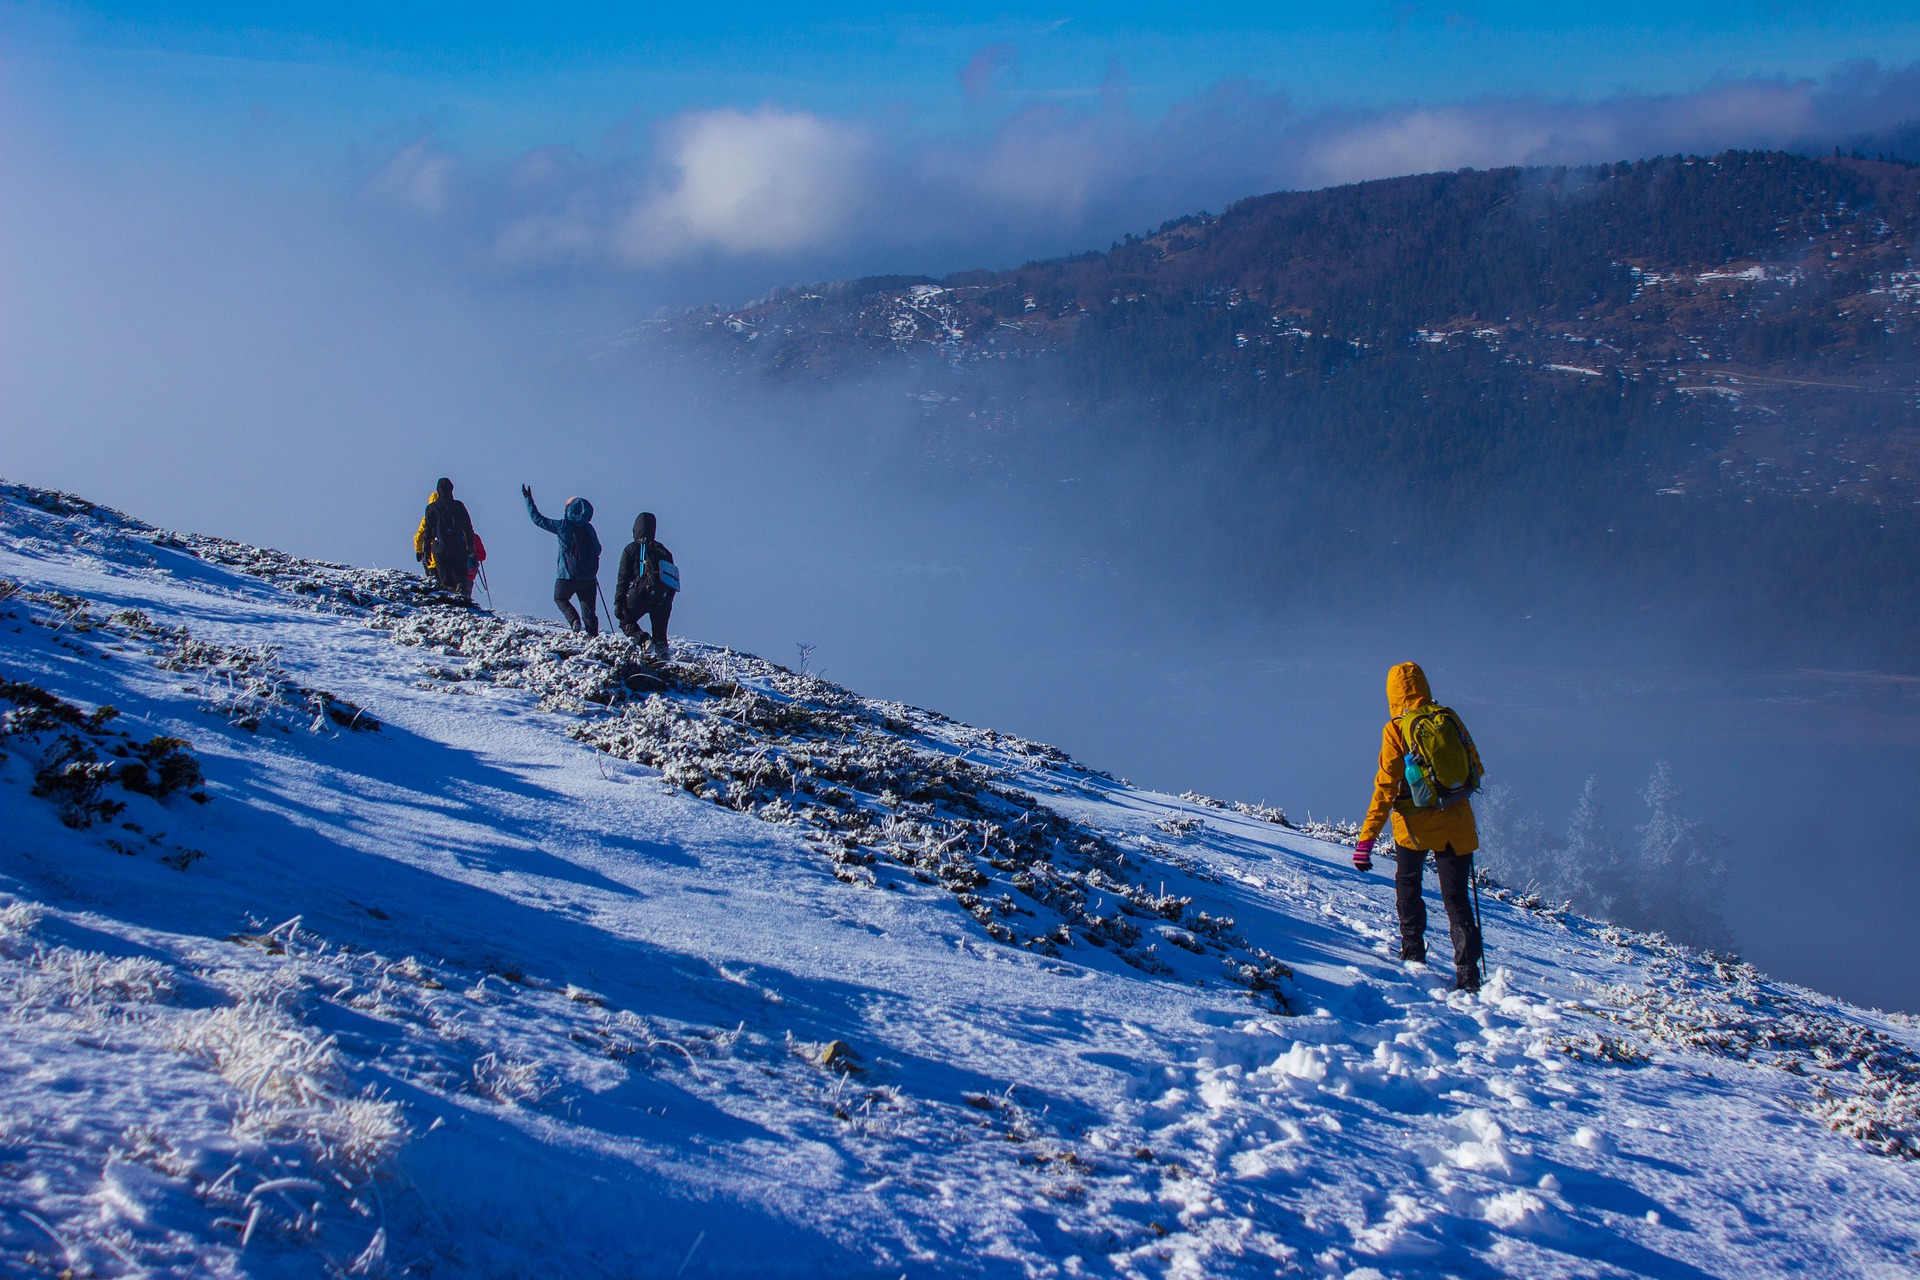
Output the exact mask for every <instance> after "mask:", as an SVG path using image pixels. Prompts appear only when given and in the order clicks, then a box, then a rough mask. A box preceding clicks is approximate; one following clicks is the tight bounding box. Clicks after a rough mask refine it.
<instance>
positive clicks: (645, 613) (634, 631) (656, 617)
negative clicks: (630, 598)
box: [620, 591, 673, 653]
mask: <svg viewBox="0 0 1920 1280" xmlns="http://www.w3.org/2000/svg"><path fill="white" fill-rule="evenodd" d="M634 603H635V604H637V605H638V606H639V608H638V609H636V610H635V611H634V614H633V616H632V617H629V618H622V619H621V620H620V630H622V631H624V632H625V633H626V634H627V636H628V637H629V638H631V639H634V640H638V639H640V638H641V635H642V632H641V630H640V619H642V618H645V619H646V620H647V624H648V627H649V629H650V630H651V632H652V636H651V639H652V641H653V647H654V648H655V649H656V650H658V651H659V652H661V653H665V652H666V651H667V619H669V618H671V617H672V616H673V592H671V591H661V592H658V593H657V594H654V595H647V596H640V597H638V598H637V599H635V600H634Z"/></svg>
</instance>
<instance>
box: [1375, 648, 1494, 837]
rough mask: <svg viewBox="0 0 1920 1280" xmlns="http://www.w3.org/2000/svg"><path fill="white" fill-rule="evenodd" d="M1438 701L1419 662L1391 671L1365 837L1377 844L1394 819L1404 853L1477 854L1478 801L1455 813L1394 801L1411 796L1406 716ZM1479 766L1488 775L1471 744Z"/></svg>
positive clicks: (1460, 806)
mask: <svg viewBox="0 0 1920 1280" xmlns="http://www.w3.org/2000/svg"><path fill="white" fill-rule="evenodd" d="M1432 701H1433V691H1432V690H1431V689H1429V688H1428V687H1427V673H1426V672H1424V671H1422V670H1421V669H1420V667H1419V664H1418V663H1413V662H1402V663H1400V664H1399V665H1398V666H1396V667H1394V668H1393V669H1392V670H1390V671H1388V672H1387V724H1386V727H1385V728H1384V729H1382V730H1381V731H1380V770H1379V772H1378V773H1376V774H1375V775H1374V779H1373V803H1372V804H1371V805H1369V806H1368V807H1367V820H1366V821H1365V822H1363V823H1361V824H1360V838H1361V839H1363V840H1371V839H1373V838H1374V837H1375V836H1377V835H1379V834H1380V832H1381V831H1382V830H1383V829H1384V828H1385V827H1386V825H1387V815H1388V814H1392V815H1393V842H1394V843H1395V844H1397V845H1399V846H1400V847H1401V848H1402V849H1428V850H1445V849H1447V848H1449V847H1451V848H1452V850H1453V851H1454V852H1455V853H1472V852H1473V851H1474V850H1476V849H1478V848H1479V847H1480V832H1479V828H1477V827H1476V826H1475V825H1474V821H1473V801H1471V800H1464V801H1462V802H1461V803H1459V804H1456V805H1454V806H1453V807H1452V808H1450V809H1417V810H1415V811H1414V812H1412V813H1402V812H1401V811H1400V810H1398V809H1396V808H1394V807H1393V802H1394V801H1395V800H1397V799H1399V798H1400V796H1401V795H1402V794H1403V793H1404V792H1405V791H1406V786H1407V784H1406V759H1407V740H1406V739H1405V738H1404V737H1402V736H1401V734H1400V717H1401V716H1403V715H1405V714H1406V713H1407V712H1409V711H1411V710H1412V709H1413V708H1415V707H1418V706H1424V705H1425V704H1427V703H1429V702H1432ZM1468 750H1470V751H1472V752H1473V767H1474V768H1475V769H1479V770H1480V771H1481V772H1482V773H1484V772H1485V770H1484V769H1483V768H1482V767H1481V764H1480V752H1479V750H1478V748H1476V747H1474V746H1473V745H1472V744H1471V743H1469V744H1468Z"/></svg>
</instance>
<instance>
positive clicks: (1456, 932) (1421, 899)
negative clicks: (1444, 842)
mask: <svg viewBox="0 0 1920 1280" xmlns="http://www.w3.org/2000/svg"><path fill="white" fill-rule="evenodd" d="M1452 847H1453V846H1451V845H1449V846H1447V848H1448V852H1444V853H1429V852H1427V851H1426V850H1425V849H1400V848H1396V849H1395V850H1394V853H1393V857H1394V868H1393V901H1394V906H1395V907H1397V908H1398V909H1399V915H1400V955H1401V957H1402V958H1403V959H1407V960H1425V959H1426V958H1427V900H1426V896H1425V895H1424V894H1423V893H1421V883H1420V882H1421V877H1422V873H1423V872H1424V871H1425V869H1426V865H1427V859H1428V858H1432V859H1433V867H1434V870H1435V871H1437V872H1438V873H1439V876H1440V901H1441V902H1442V903H1443V904H1444V905H1445V906H1446V908H1447V932H1448V933H1450V934H1452V935H1453V973H1454V978H1455V980H1456V985H1458V986H1460V987H1464V988H1466V989H1467V990H1469V991H1478V990H1479V989H1480V922H1479V921H1477V920H1475V919H1474V918H1473V855H1472V854H1470V853H1464V854H1462V853H1453V852H1451V850H1452Z"/></svg>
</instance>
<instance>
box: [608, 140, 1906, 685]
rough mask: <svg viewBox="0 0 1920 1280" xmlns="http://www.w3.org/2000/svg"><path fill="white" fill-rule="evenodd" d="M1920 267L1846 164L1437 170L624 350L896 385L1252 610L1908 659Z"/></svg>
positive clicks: (927, 452) (949, 443)
mask: <svg viewBox="0 0 1920 1280" xmlns="http://www.w3.org/2000/svg"><path fill="white" fill-rule="evenodd" d="M1916 237H1920V168H1915V167H1913V166H1910V165H1905V164H1901V163H1889V162H1884V161H1875V160H1869V159H1865V158H1862V157H1859V156H1858V155H1852V156H1840V155H1835V156H1831V157H1817V158H1816V157H1807V156H1802V155H1795V154H1789V153H1780V152H1765V153H1761V152H1728V153H1724V154H1721V155H1718V156H1713V157H1666V158H1659V159H1653V160H1642V161H1634V162H1628V163H1620V164H1607V165H1598V166H1594V167H1591V168H1585V169H1564V168H1554V169H1546V168H1534V169H1500V170H1493V171H1485V172H1481V171H1471V170H1463V171H1460V172H1456V173H1439V174H1425V175H1420V176H1415V177H1406V178H1394V179H1387V180H1382V181H1377V182H1368V183H1361V184H1357V185H1353V186H1346V187H1339V188H1333V189H1329V190H1324V191H1313V192H1288V193H1279V194H1273V195H1264V196H1257V197H1253V198H1250V199H1246V200H1242V201H1240V202H1238V203H1236V204H1234V205H1232V206H1230V207H1229V208H1227V209H1226V210H1225V211H1224V212H1222V213H1220V214H1219V215H1217V216H1215V215H1211V214H1196V215H1193V216H1190V217H1185V218H1180V219H1176V220H1173V221H1170V222H1168V223H1166V224H1165V225H1163V226H1162V227H1160V228H1159V229H1158V230H1157V231H1154V232H1152V233H1150V234H1147V235H1144V236H1137V237H1136V236H1128V237H1127V238H1126V239H1125V240H1124V241H1122V242H1121V243H1118V244H1115V245H1114V246H1113V247H1112V248H1111V249H1109V250H1108V251H1107V252H1104V253H1092V252H1090V253H1085V254H1081V255H1078V256H1075V257H1068V258H1060V259H1055V260H1050V261H1042V262H1030V263H1028V264H1026V265H1025V266H1022V267H1019V268H1017V269H1013V270H1006V271H968V272H962V273H959V274H956V275H952V276H948V277H946V278H944V279H938V280H936V279H931V278H924V277H906V276H889V277H870V278H867V279H863V280H855V281H845V282H839V283H835V284H827V285H817V286H811V287H806V288H790V289H781V290H778V291H775V292H774V293H772V294H770V295H769V296H767V297H765V298H763V299H761V300H759V301H757V302H754V303H752V304H749V305H747V306H744V307H739V308H733V309H727V308H720V307H712V308H706V309H699V310H693V311H688V312H684V313H681V314H679V315H677V316H672V317H668V318H663V319H659V320H656V321H654V322H653V323H652V324H651V325H650V326H649V327H648V328H647V330H646V331H645V332H646V333H647V334H648V338H647V341H646V343H645V345H646V346H647V347H649V348H650V349H652V350H653V351H655V352H656V353H659V354H664V355H666V356H668V357H669V358H672V359H675V360H680V361H685V362H687V363H689V364H691V365H693V366H695V367H697V368H701V369H706V370H712V369H714V368H716V367H717V368H720V369H724V370H726V371H728V372H729V373H732V374H736V375H744V377H743V379H742V380H741V381H738V382H733V383H732V385H736V386H756V385H758V386H766V385H773V386H777V387H779V388H781V389H782V391H783V393H789V394H790V393H792V392H794V391H797V390H799V389H800V388H802V387H807V386H813V387H820V388H828V389H832V388H844V387H847V386H851V385H860V384H870V385H874V386H884V387H887V388H889V389H888V390H887V392H886V394H887V395H889V396H891V395H893V394H894V391H893V390H892V389H891V388H892V387H893V381H887V380H894V381H898V382H901V383H904V390H905V392H906V400H905V404H906V410H905V412H906V415H907V421H908V422H909V423H910V424H911V425H910V430H909V434H910V436H911V441H910V443H911V445H912V448H913V451H914V455H915V457H917V458H919V459H921V460H923V462H924V461H929V460H930V462H931V464H932V465H934V466H936V467H944V468H949V469H958V470H960V471H963V472H968V473H972V474H976V475H980V476H983V477H986V478H989V479H991V480H993V481H994V482H995V483H998V484H1003V485H1005V486H1008V487H1009V488H1018V487H1020V486H1023V485H1025V486H1032V485H1043V486H1048V488H1047V489H1046V491H1045V492H1042V491H1041V490H1039V489H1036V490H1034V491H1033V492H1032V493H1030V494H1029V495H1028V498H1029V499H1030V502H1029V505H1032V504H1035V503H1037V504H1039V506H1041V507H1048V508H1058V507H1060V506H1061V505H1062V504H1072V503H1074V502H1079V503H1082V504H1084V505H1083V507H1082V508H1080V509H1078V510H1076V511H1075V512H1073V513H1072V514H1070V515H1069V517H1068V519H1069V523H1077V524H1079V525H1082V526H1087V525H1088V522H1089V519H1092V520H1098V519H1101V518H1103V517H1102V515H1101V513H1102V512H1103V511H1104V512H1108V513H1110V512H1112V511H1114V510H1120V511H1122V512H1124V513H1125V515H1124V519H1126V520H1128V521H1132V522H1136V523H1138V524H1141V525H1146V524H1148V523H1151V524H1153V525H1155V526H1162V527H1164V526H1166V525H1167V524H1168V523H1169V522H1172V523H1173V524H1174V525H1176V526H1177V527H1179V528H1181V529H1182V530H1183V538H1185V539H1186V543H1187V546H1188V548H1189V551H1190V553H1191V554H1193V555H1196V556H1203V557H1204V558H1205V562H1206V563H1207V564H1208V565H1209V567H1210V568H1215V569H1219V570H1221V571H1224V572H1227V573H1230V574H1233V575H1236V577H1235V579H1234V580H1235V581H1236V583H1237V584H1238V585H1237V587H1236V593H1237V594H1239V595H1242V596H1244V597H1246V598H1247V599H1250V600H1257V599H1260V598H1265V599H1267V600H1273V601H1277V600H1281V599H1284V598H1286V597H1287V596H1288V594H1289V593H1290V592H1295V591H1298V590H1299V589H1301V588H1302V587H1303V586H1307V585H1309V584H1308V583H1307V582H1306V581H1305V580H1304V579H1303V578H1302V577H1301V576H1300V575H1301V574H1302V573H1307V572H1312V573H1317V574H1320V575H1322V578H1323V580H1324V581H1345V580H1350V578H1351V573H1352V570H1353V568H1354V567H1355V566H1356V565H1358V564H1360V563H1363V562H1364V563H1368V564H1372V565H1375V566H1379V565H1386V566H1387V567H1388V568H1389V569H1394V568H1395V566H1401V567H1403V568H1405V569H1406V571H1409V572H1412V571H1415V570H1413V569H1412V567H1411V566H1408V565H1407V564H1406V559H1407V558H1406V556H1405V554H1404V553H1403V552H1402V551H1400V550H1399V548H1400V547H1402V546H1404V545H1406V544H1407V543H1408V542H1410V541H1411V542H1412V543H1414V544H1417V545H1421V546H1423V547H1425V548H1427V550H1428V554H1429V555H1430V556H1432V557H1433V558H1434V559H1435V560H1436V561H1438V562H1442V563H1446V564H1448V565H1449V566H1451V567H1450V569H1449V576H1450V578H1451V579H1452V580H1453V581H1456V582H1465V581H1474V582H1480V583H1490V582H1492V581H1494V580H1495V579H1498V580H1500V581H1504V582H1507V583H1508V584H1509V585H1510V586H1511V587H1512V588H1513V590H1512V591H1511V592H1510V593H1509V597H1508V598H1509V601H1510V603H1512V604H1513V605H1514V607H1515V608H1516V609H1517V610H1519V611H1522V612H1525V611H1530V610H1532V609H1533V608H1534V605H1535V602H1537V601H1538V600H1539V599H1540V598H1541V596H1542V595H1543V593H1546V592H1550V591H1556V590H1558V591H1568V592H1574V593H1575V594H1576V595H1577V594H1578V593H1580V592H1585V591H1588V590H1591V589H1595V588H1602V589H1608V590H1614V589H1617V591H1618V592H1619V594H1617V595H1616V596H1614V597H1613V598H1612V601H1611V603H1610V604H1609V605H1608V606H1607V607H1609V608H1616V609H1623V610H1637V609H1640V608H1642V607H1656V608H1659V607H1672V608H1675V609H1678V610H1681V611H1683V612H1685V613H1688V614H1690V615H1693V616H1696V617H1699V618H1702V619H1705V620H1707V621H1709V622H1711V623H1712V624H1713V625H1715V626H1723V627H1724V625H1725V624H1731V625H1732V633H1733V634H1736V635H1740V636H1742V637H1745V638H1750V639H1752V640H1753V641H1755V642H1757V643H1760V644H1761V645H1762V646H1763V647H1767V648H1771V649H1777V650H1779V652H1777V653H1776V654H1775V655H1774V656H1777V657H1784V656H1787V654H1786V649H1787V648H1792V647H1793V645H1789V644H1787V643H1786V640H1785V638H1786V637H1806V636H1812V635H1813V634H1814V633H1815V632H1821V633H1824V635H1825V639H1821V640H1819V641H1817V642H1815V643H1809V644H1807V645H1800V646H1799V647H1798V648H1797V649H1796V650H1795V653H1794V655H1793V656H1794V658H1795V660H1796V661H1817V662H1821V663H1827V662H1839V661H1864V662H1876V663H1877V662H1883V661H1898V662H1906V661H1908V660H1909V659H1915V660H1920V649H1916V645H1920V640H1917V639H1916V637H1920V585H1916V580H1915V575H1914V574H1913V573H1912V572H1911V566H1912V565H1913V564H1914V563H1915V562H1916V560H1917V559H1920V268H1917V267H1916V264H1915V260H1914V245H1915V242H1916ZM876 378H878V379H880V380H881V381H875V379H876ZM709 385H711V384H709ZM894 403H896V404H898V403H900V401H898V400H895V401H894ZM886 413H887V414H888V415H891V416H893V417H895V418H897V417H899V411H897V410H888V411H886ZM883 416H884V415H883ZM1122 459H1124V460H1125V461H1124V462H1121V461H1116V460H1122ZM1123 466H1126V467H1131V468H1132V472H1131V479H1121V478H1119V473H1120V471H1121V469H1122V467H1123ZM1103 469H1104V471H1105V477H1104V481H1098V477H1095V476H1094V473H1095V472H1099V471H1102V470H1103ZM1080 477H1089V478H1094V479H1096V481H1098V482H1096V483H1089V484H1088V485H1085V486H1082V489H1083V491H1084V492H1083V494H1082V496H1080V497H1078V498H1075V497H1073V496H1072V495H1071V494H1069V493H1068V492H1067V491H1066V490H1063V489H1061V488H1060V486H1059V485H1057V484H1055V483H1054V482H1055V480H1056V479H1067V478H1080ZM1107 482H1111V483H1107ZM1101 483H1107V487H1106V488H1105V489H1101V488H1100V484H1101ZM1115 484H1118V485H1121V486H1123V487H1121V488H1116V487H1114V485H1115ZM1127 485H1130V486H1131V489H1130V490H1129V489H1127V488H1125V487H1124V486H1127ZM1096 491H1098V492H1096ZM1374 511H1378V512H1383V513H1391V519H1390V520H1383V519H1380V518H1376V517H1372V516H1367V515H1364V514H1362V513H1366V512H1374ZM1280 548H1285V552H1286V554H1285V555H1278V554H1276V551H1277V550H1278V549H1280ZM1326 575H1334V576H1333V577H1326ZM1575 581H1578V582H1580V583H1583V584H1585V585H1584V586H1581V587H1578V588H1575V587H1573V586H1572V585H1571V584H1572V583H1574V582H1575ZM1569 598H1570V599H1571V598H1572V597H1569ZM1571 607H1574V608H1577V609H1579V610H1586V609H1588V608H1590V607H1593V604H1592V602H1588V601H1586V600H1585V599H1584V598H1582V599H1581V600H1580V602H1579V603H1578V604H1577V605H1574V606H1571ZM1829 640H1831V641H1833V643H1828V641H1829ZM1795 643H1796V644H1797V641H1796V642H1795Z"/></svg>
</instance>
